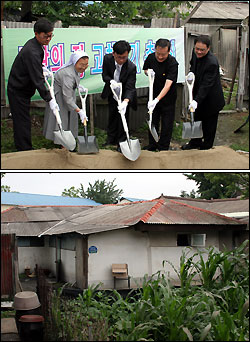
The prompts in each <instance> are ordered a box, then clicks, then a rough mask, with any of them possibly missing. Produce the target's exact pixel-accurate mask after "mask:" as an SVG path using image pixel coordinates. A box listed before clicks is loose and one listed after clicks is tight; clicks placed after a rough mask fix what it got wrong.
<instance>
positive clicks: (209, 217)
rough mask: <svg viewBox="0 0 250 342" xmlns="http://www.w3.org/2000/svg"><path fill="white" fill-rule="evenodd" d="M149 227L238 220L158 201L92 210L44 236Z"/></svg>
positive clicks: (176, 203) (179, 204)
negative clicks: (137, 226) (153, 225)
mask: <svg viewBox="0 0 250 342" xmlns="http://www.w3.org/2000/svg"><path fill="white" fill-rule="evenodd" d="M140 221H141V222H144V223H149V224H155V223H156V224H173V225H174V224H185V225H187V224H192V225H204V224H205V225H216V224H217V225H237V224H240V223H239V221H238V220H235V219H231V218H227V217H225V216H222V215H219V214H216V213H212V212H209V211H207V210H204V209H200V208H196V207H193V206H190V205H187V204H185V203H179V202H177V201H174V200H166V199H158V200H153V201H140V202H132V203H124V204H116V205H103V206H98V207H94V208H91V209H89V210H87V211H84V212H80V213H77V214H74V215H72V216H71V217H68V218H67V219H65V220H63V221H61V222H60V223H58V224H56V225H55V226H54V227H52V228H50V229H49V230H48V231H45V232H44V233H43V234H44V235H53V234H64V233H69V232H78V233H80V234H92V233H97V232H100V231H105V230H111V229H118V228H125V227H129V226H133V225H135V224H137V223H138V222H140Z"/></svg>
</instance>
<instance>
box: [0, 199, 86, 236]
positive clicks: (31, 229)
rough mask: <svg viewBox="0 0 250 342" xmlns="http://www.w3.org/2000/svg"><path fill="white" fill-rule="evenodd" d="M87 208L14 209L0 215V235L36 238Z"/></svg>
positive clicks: (45, 207) (47, 207) (48, 207)
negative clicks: (13, 234)
mask: <svg viewBox="0 0 250 342" xmlns="http://www.w3.org/2000/svg"><path fill="white" fill-rule="evenodd" d="M89 208H90V207H88V206H78V207H77V206H69V207H66V206H61V207H59V206H57V207H54V206H44V207H33V206H32V207H14V208H11V209H7V210H6V211H4V212H3V213H2V214H1V233H2V234H12V233H15V234H16V235H17V236H38V235H39V234H41V233H42V232H44V231H46V230H47V229H48V228H50V227H52V226H54V225H55V224H56V223H58V222H61V221H62V220H63V219H65V218H66V217H68V216H71V215H73V214H75V213H78V212H80V211H84V210H88V209H89Z"/></svg>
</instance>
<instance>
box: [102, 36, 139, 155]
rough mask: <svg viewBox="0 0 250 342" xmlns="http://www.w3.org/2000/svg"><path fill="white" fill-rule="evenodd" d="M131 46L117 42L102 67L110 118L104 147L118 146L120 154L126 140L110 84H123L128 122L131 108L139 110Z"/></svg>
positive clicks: (123, 97)
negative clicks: (129, 56) (130, 56)
mask: <svg viewBox="0 0 250 342" xmlns="http://www.w3.org/2000/svg"><path fill="white" fill-rule="evenodd" d="M130 51H131V46H130V44H129V43H128V42H126V41H125V40H120V41H118V42H116V43H115V44H114V46H113V53H110V54H107V55H105V56H104V61H103V66H102V79H103V81H104V82H105V86H104V88H103V91H102V94H101V97H102V98H103V99H105V98H108V104H109V118H108V129H107V135H108V137H107V141H106V143H105V144H104V145H103V146H107V145H117V150H118V151H119V152H120V146H119V142H122V141H124V140H126V134H125V132H124V129H123V125H122V120H121V116H120V114H119V112H118V108H117V102H116V100H115V99H114V96H113V93H112V90H111V88H110V83H113V84H114V85H116V83H118V82H121V83H122V104H121V108H119V109H120V110H121V111H124V113H126V114H125V115H126V121H127V122H128V118H129V107H130V106H131V107H132V108H133V109H134V110H136V109H137V95H136V89H135V83H136V66H135V64H134V63H132V62H131V61H130V60H129V59H128V55H129V52H130Z"/></svg>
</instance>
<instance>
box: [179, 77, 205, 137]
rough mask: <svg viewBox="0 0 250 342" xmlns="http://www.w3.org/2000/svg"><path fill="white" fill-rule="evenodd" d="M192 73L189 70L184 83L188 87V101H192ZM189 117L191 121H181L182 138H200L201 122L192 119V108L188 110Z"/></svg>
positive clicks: (201, 135) (201, 134) (201, 133)
mask: <svg viewBox="0 0 250 342" xmlns="http://www.w3.org/2000/svg"><path fill="white" fill-rule="evenodd" d="M194 79H195V76H194V73H193V72H189V73H188V75H187V76H186V84H187V87H188V93H189V103H191V102H192V101H193V87H194ZM190 117H191V122H184V123H183V130H182V139H190V138H191V139H192V138H202V137H203V132H202V122H201V121H194V110H193V109H191V110H190Z"/></svg>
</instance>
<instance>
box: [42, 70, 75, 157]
mask: <svg viewBox="0 0 250 342" xmlns="http://www.w3.org/2000/svg"><path fill="white" fill-rule="evenodd" d="M43 75H44V79H45V82H46V84H47V86H48V89H49V91H50V95H51V97H52V98H53V99H54V98H55V94H54V75H53V72H51V73H50V74H48V73H46V72H44V73H43ZM48 76H50V77H51V85H50V84H49V82H48V80H47V77H48ZM54 114H55V117H56V121H57V124H58V127H59V131H54V136H55V142H56V144H59V145H62V146H64V147H65V148H66V149H67V150H70V151H73V150H74V149H75V147H76V140H75V138H74V136H73V134H72V132H71V131H64V130H63V129H62V120H61V117H60V114H59V111H58V110H57V109H56V110H55V112H54Z"/></svg>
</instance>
